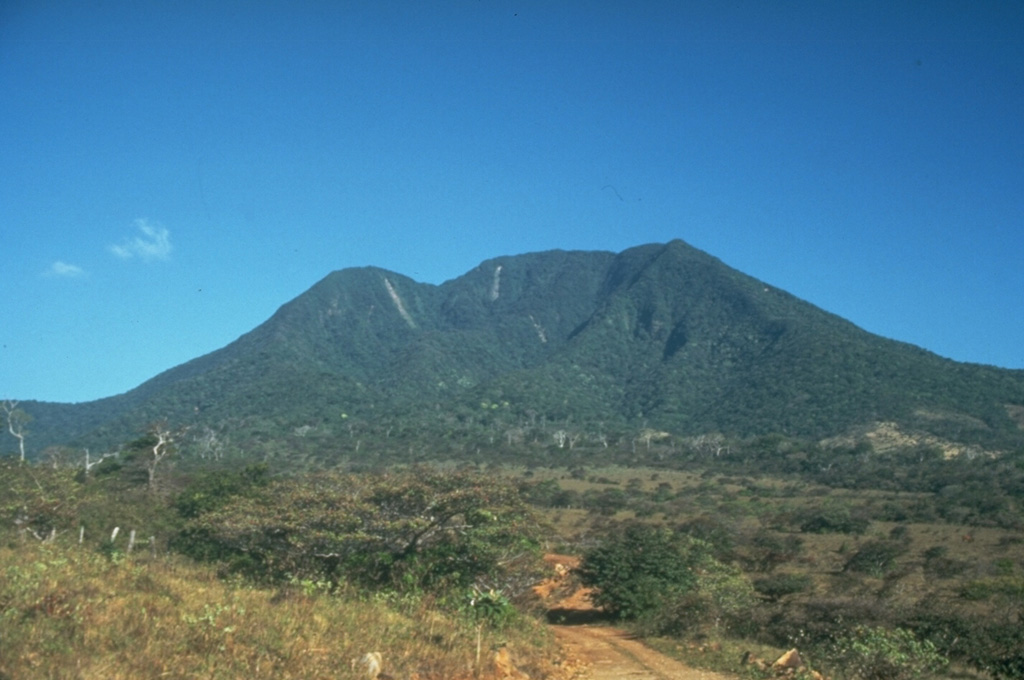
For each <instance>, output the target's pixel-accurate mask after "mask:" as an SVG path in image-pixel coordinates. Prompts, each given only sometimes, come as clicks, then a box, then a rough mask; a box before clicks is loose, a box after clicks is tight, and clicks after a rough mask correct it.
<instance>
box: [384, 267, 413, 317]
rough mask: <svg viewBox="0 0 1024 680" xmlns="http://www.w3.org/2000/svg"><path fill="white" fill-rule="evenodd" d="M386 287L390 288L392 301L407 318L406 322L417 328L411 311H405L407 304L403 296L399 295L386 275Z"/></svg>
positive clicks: (389, 292)
mask: <svg viewBox="0 0 1024 680" xmlns="http://www.w3.org/2000/svg"><path fill="white" fill-rule="evenodd" d="M384 287H385V288H387V289H388V295H390V296H391V301H392V302H394V303H395V308H396V309H398V313H399V314H400V315H401V316H402V318H403V319H405V322H406V323H407V324H409V328H416V322H415V321H413V320H412V317H411V316H410V315H409V312H407V311H405V305H403V304H402V298H400V297H398V291H396V290H395V287H394V286H392V285H391V282H390V281H388V279H387V277H384Z"/></svg>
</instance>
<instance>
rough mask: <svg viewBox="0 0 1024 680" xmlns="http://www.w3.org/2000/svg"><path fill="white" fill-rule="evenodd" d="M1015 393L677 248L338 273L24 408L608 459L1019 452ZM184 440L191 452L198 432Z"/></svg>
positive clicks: (412, 453)
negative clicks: (830, 441)
mask: <svg viewBox="0 0 1024 680" xmlns="http://www.w3.org/2000/svg"><path fill="white" fill-rule="evenodd" d="M393 296H394V297H397V298H399V299H400V300H401V301H402V309H403V310H404V314H405V316H403V313H402V312H400V311H399V307H398V305H397V303H396V302H395V299H394V297H393ZM1008 405H1011V406H1012V405H1017V406H1020V405H1024V372H1020V371H1003V370H998V369H994V368H988V367H983V366H974V365H966V364H957V363H955V362H952V361H948V360H945V359H941V358H940V357H937V356H935V355H932V354H929V353H927V352H924V351H922V350H920V349H917V348H914V347H911V346H909V345H903V344H900V343H896V342H892V341H889V340H884V339H881V338H878V337H876V336H872V335H870V334H868V333H866V332H864V331H862V330H860V329H858V328H856V327H854V326H853V325H852V324H849V323H847V322H846V321H843V320H842V319H840V318H838V317H835V316H833V315H830V314H827V313H825V312H823V311H822V310H819V309H817V308H815V307H813V306H812V305H809V304H807V303H805V302H802V301H800V300H798V299H796V298H794V297H792V296H790V295H787V294H786V293H784V292H782V291H779V290H776V289H773V288H771V287H769V286H765V285H764V284H763V283H761V282H759V281H756V280H754V279H752V278H750V277H748V276H745V275H743V274H741V273H739V272H737V271H735V270H732V269H730V268H728V267H727V266H725V265H724V264H722V263H721V262H719V261H718V260H716V259H715V258H713V257H711V256H709V255H707V254H705V253H703V252H700V251H699V250H696V249H694V248H692V247H690V246H688V245H686V244H685V243H683V242H682V241H673V242H671V243H668V244H664V245H648V246H641V247H637V248H633V249H630V250H627V251H625V252H623V253H620V254H618V255H614V254H612V253H604V252H589V253H588V252H561V251H553V252H547V253H536V254H530V255H522V256H517V257H503V258H498V259H495V260H491V261H488V262H485V263H483V264H481V265H480V266H479V267H477V268H476V269H474V270H473V271H471V272H468V273H467V274H465V275H464V276H461V277H459V278H457V279H454V280H452V281H448V282H446V283H444V284H442V285H440V286H433V285H427V284H421V283H416V282H415V281H412V280H411V279H408V278H406V277H404V276H401V275H399V274H395V273H392V272H387V271H384V270H380V269H375V268H362V269H348V270H344V271H339V272H334V273H333V274H330V275H329V276H327V277H326V278H324V279H323V280H322V281H320V282H319V283H317V284H316V285H315V286H313V287H312V288H311V289H310V290H309V291H307V292H306V293H304V294H303V295H301V296H299V297H298V298H296V299H295V300H292V301H291V302H289V303H287V304H285V305H284V306H282V307H281V309H279V310H278V312H277V313H276V314H274V316H273V317H272V318H271V319H269V320H268V321H267V322H266V323H264V324H263V325H261V326H259V327H258V328H256V329H254V330H253V331H251V332H250V333H247V334H246V335H244V336H242V337H241V338H239V339H238V340H237V341H236V342H234V343H232V344H231V345H229V346H227V347H225V348H223V349H221V350H218V351H216V352H213V353H211V354H209V355H206V356H203V357H200V358H197V359H195V360H193V361H190V362H188V363H186V364H184V365H181V366H178V367H176V368H173V369H171V370H169V371H166V372H165V373H163V374H161V375H159V376H156V377H155V378H153V379H152V380H150V381H148V382H147V383H145V384H143V385H141V386H139V387H138V388H136V389H135V390H132V391H130V392H128V393H126V394H124V395H120V396H117V397H112V398H110V399H105V400H101V401H97V402H92V403H89V404H81V405H63V404H42V403H37V402H23V404H22V408H23V409H24V410H25V411H26V413H28V414H29V415H31V416H32V417H33V418H34V429H33V434H32V436H31V437H30V438H29V439H27V440H26V444H27V445H28V447H29V449H30V453H31V452H38V451H40V450H41V449H42V448H44V447H45V446H48V445H51V444H59V443H70V442H76V443H80V444H82V445H88V446H92V447H93V450H100V448H99V447H113V446H115V445H116V444H118V443H120V442H122V441H124V440H126V439H127V438H128V437H129V436H131V434H132V433H135V432H139V431H141V430H142V428H143V427H144V426H145V425H146V424H147V423H150V422H153V421H155V420H157V419H167V420H168V422H170V423H171V424H172V425H173V426H174V427H180V426H186V425H187V426H192V427H193V432H199V431H201V430H202V429H203V428H211V429H215V430H216V431H217V432H220V433H223V434H224V436H225V437H227V438H230V440H231V442H232V444H231V449H232V450H233V451H236V452H242V454H243V455H246V456H252V457H263V456H276V455H287V456H290V457H294V458H303V459H309V458H313V457H317V456H327V457H331V458H334V459H337V458H345V457H356V458H360V457H362V455H363V454H364V453H365V452H366V450H367V449H368V448H370V447H371V445H372V447H373V449H374V454H373V455H376V456H386V457H388V458H390V459H394V458H397V457H402V458H403V459H404V460H416V459H417V458H418V457H420V456H445V455H449V454H452V453H456V454H457V453H460V452H466V451H475V450H477V449H478V448H480V447H481V446H486V447H496V446H499V445H501V444H504V445H505V446H508V447H513V446H516V447H517V450H520V451H521V450H522V449H523V445H524V444H532V445H534V446H540V445H542V444H543V445H546V446H547V447H548V450H549V451H552V452H553V451H557V452H558V453H559V454H564V453H568V452H569V451H570V450H571V449H572V444H565V445H564V446H562V445H559V446H557V447H556V446H555V445H554V443H553V440H552V435H553V433H555V432H557V431H560V430H562V431H566V433H567V435H568V437H569V439H570V441H573V442H576V441H578V443H579V445H580V446H589V447H590V449H589V450H590V452H591V453H594V452H595V450H596V451H597V452H601V451H603V450H604V449H605V447H607V446H608V444H609V441H612V442H614V441H615V439H616V435H617V436H618V438H619V439H620V440H621V441H622V442H624V443H625V444H627V445H629V444H630V443H631V444H632V446H631V447H630V450H631V454H637V449H641V451H640V455H647V454H648V453H651V449H652V447H651V442H650V441H648V442H647V444H646V445H642V446H639V447H637V446H635V443H636V436H637V432H639V431H640V430H641V429H642V428H644V427H646V428H653V429H654V430H655V431H658V430H664V431H668V432H672V433H673V434H676V435H698V434H702V433H708V432H726V433H731V434H733V435H737V436H748V435H750V436H756V435H768V434H769V433H782V435H783V436H785V437H804V438H819V437H823V436H828V435H833V434H838V433H841V432H844V431H846V430H848V429H849V428H851V427H853V426H856V425H861V424H866V423H871V422H876V421H880V420H886V421H893V422H897V423H899V424H900V425H901V426H902V427H903V428H904V429H907V430H919V431H925V432H930V433H933V434H936V435H939V436H942V437H947V438H951V439H956V440H962V441H968V442H972V443H975V444H978V445H980V446H985V447H989V448H1000V447H1002V448H1013V447H1019V446H1020V445H1021V443H1022V434H1021V431H1020V429H1019V428H1018V427H1017V426H1016V425H1015V423H1014V422H1013V421H1012V420H1011V418H1010V417H1009V415H1008V413H1007V410H1006V407H1007V406H1008ZM574 437H575V438H576V439H573V438H574ZM598 441H600V442H602V443H601V444H600V445H598V444H596V442H598ZM780 443H782V444H784V443H785V441H784V440H781V441H780V440H778V439H775V440H773V439H772V437H767V438H766V439H765V441H763V442H762V444H763V446H760V447H759V446H753V445H751V446H749V447H748V450H747V451H746V453H747V455H749V456H751V460H756V459H760V458H765V459H767V458H771V459H774V460H775V462H776V463H777V462H778V461H779V458H780V457H786V458H788V460H787V464H789V465H792V466H794V467H802V468H804V469H803V470H801V471H802V472H804V473H810V472H811V471H814V473H815V474H820V475H832V476H833V477H834V478H836V479H864V478H865V475H867V474H871V475H874V476H875V477H876V478H877V479H879V480H882V481H884V480H886V479H891V478H892V476H891V475H888V476H886V475H885V474H884V467H878V466H875V464H874V463H873V462H868V461H867V459H866V458H865V454H866V453H867V452H866V451H863V450H858V449H857V448H856V447H853V448H851V449H850V450H849V451H847V452H841V455H835V454H836V453H837V452H831V453H830V454H829V455H828V456H827V458H828V460H825V459H823V458H822V456H821V455H819V454H821V453H822V452H820V451H814V450H805V451H794V450H792V449H788V450H787V449H786V448H785V447H780V446H779V445H778V444H780ZM179 444H180V446H181V451H182V453H183V454H184V455H186V456H187V455H188V454H189V450H190V447H191V448H192V449H193V450H195V449H196V447H197V446H198V444H197V443H196V442H195V441H191V442H190V441H187V440H183V441H182V442H179ZM623 448H625V447H623ZM719 453H721V452H719ZM616 455H619V456H620V457H621V455H622V452H621V451H620V452H618V453H617V454H616ZM715 455H718V454H717V453H716V454H715ZM371 462H372V461H371ZM866 462H867V464H865V463H866ZM951 498H954V499H955V501H956V502H955V503H954V504H953V507H954V510H953V512H958V513H959V512H966V513H982V514H990V515H991V514H992V513H995V512H1002V513H1003V514H1004V515H1006V516H1009V515H1010V514H1012V513H1009V512H1008V511H1006V508H1000V507H993V506H992V503H991V501H989V500H988V499H986V498H985V497H984V496H983V495H978V494H977V493H976V491H975V489H974V487H967V486H965V487H964V491H963V493H960V492H957V493H952V492H951Z"/></svg>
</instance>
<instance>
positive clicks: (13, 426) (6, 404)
mask: <svg viewBox="0 0 1024 680" xmlns="http://www.w3.org/2000/svg"><path fill="white" fill-rule="evenodd" d="M0 408H3V410H4V413H6V414H7V431H8V432H10V433H11V436H12V437H15V438H16V439H17V440H18V452H19V454H20V460H21V462H23V463H24V462H25V426H26V425H28V423H29V422H30V421H31V420H32V416H30V415H29V414H27V413H25V412H24V411H22V410H21V409H20V408H18V402H17V401H15V400H13V399H4V400H3V401H2V402H0Z"/></svg>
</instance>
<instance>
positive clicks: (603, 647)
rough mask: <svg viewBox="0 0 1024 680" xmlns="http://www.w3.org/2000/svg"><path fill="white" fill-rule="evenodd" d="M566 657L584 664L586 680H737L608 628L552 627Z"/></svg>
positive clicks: (583, 626) (582, 626) (587, 626)
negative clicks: (652, 647)
mask: <svg viewBox="0 0 1024 680" xmlns="http://www.w3.org/2000/svg"><path fill="white" fill-rule="evenodd" d="M551 629H552V630H553V631H554V633H555V637H556V638H557V639H558V641H559V643H560V644H561V645H562V647H563V649H564V650H565V652H566V655H567V656H570V657H573V658H575V659H578V660H580V661H581V662H582V663H583V664H584V668H585V670H584V673H583V677H585V678H587V680H621V679H622V678H629V680H648V679H650V680H735V678H732V677H731V676H727V675H721V674H719V673H713V672H711V671H701V670H697V669H695V668H691V667H689V666H686V665H685V664H682V663H680V662H679V661H676V660H675V659H671V658H669V657H667V656H665V655H664V654H661V653H659V652H656V651H655V650H653V649H651V648H650V647H647V646H645V645H644V644H642V643H641V642H638V641H637V640H634V639H632V638H631V637H630V636H629V634H628V633H625V632H623V631H621V630H618V629H616V628H610V627H606V626H589V625H581V626H551Z"/></svg>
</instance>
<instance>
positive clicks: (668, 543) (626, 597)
mask: <svg viewBox="0 0 1024 680" xmlns="http://www.w3.org/2000/svg"><path fill="white" fill-rule="evenodd" d="M707 551H708V546H707V545H706V544H704V543H703V542H699V541H696V540H693V539H690V538H688V537H686V536H681V535H679V534H677V533H675V532H673V531H671V530H669V529H664V528H658V527H651V526H646V525H641V524H633V525H630V526H628V527H626V528H625V529H624V530H622V531H621V532H619V533H618V534H616V535H614V536H612V537H610V538H608V539H606V540H605V541H603V542H602V544H601V545H600V546H598V547H596V548H594V549H592V550H590V551H588V552H587V553H586V554H585V555H584V557H583V563H582V565H581V567H580V570H579V574H580V579H581V580H582V582H583V583H584V584H585V585H587V586H592V587H594V588H597V589H598V590H597V593H596V594H595V596H594V600H595V602H596V603H597V604H598V605H600V606H601V607H604V609H605V610H606V611H608V612H610V613H613V614H615V615H616V616H618V617H620V618H623V619H636V618H638V617H640V616H643V615H645V614H648V613H650V612H653V611H654V610H656V609H658V608H659V607H661V606H663V605H664V604H665V603H666V602H669V601H673V600H676V599H678V598H679V597H680V596H681V595H684V594H686V593H687V592H689V591H690V590H692V589H693V588H694V587H695V586H696V584H697V575H696V574H695V572H694V565H695V564H696V563H697V561H698V559H699V558H700V556H701V554H703V553H706V552H707Z"/></svg>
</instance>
